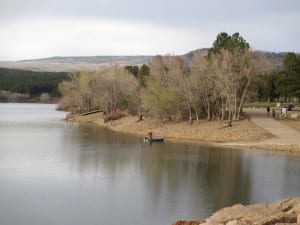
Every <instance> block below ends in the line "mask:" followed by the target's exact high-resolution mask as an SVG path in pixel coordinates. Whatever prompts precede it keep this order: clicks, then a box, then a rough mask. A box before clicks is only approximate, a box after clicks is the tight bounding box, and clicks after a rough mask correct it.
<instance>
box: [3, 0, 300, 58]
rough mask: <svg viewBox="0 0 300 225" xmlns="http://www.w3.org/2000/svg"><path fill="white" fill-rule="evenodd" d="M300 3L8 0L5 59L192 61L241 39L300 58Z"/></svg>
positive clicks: (281, 0)
mask: <svg viewBox="0 0 300 225" xmlns="http://www.w3.org/2000/svg"><path fill="white" fill-rule="evenodd" d="M299 23H300V1H299V0H209V1H208V0H206V1H204V0H51V1H50V0H0V60H1V61H9V60H24V59H36V58H45V57H52V56H95V55H156V54H162V55H164V54H171V55H178V54H185V53H187V52H189V51H192V50H195V49H199V48H209V47H211V46H212V44H213V42H214V40H215V39H216V36H217V34H218V33H220V32H227V33H228V34H233V33H235V32H239V33H240V34H241V35H242V36H243V37H244V39H246V41H248V43H249V44H250V46H251V48H252V49H255V50H265V51H273V52H282V51H293V52H300V25H299Z"/></svg>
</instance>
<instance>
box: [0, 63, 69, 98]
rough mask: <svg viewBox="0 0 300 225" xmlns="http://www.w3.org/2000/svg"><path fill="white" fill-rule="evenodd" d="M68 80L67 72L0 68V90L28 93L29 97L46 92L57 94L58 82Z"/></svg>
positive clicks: (55, 95) (51, 94) (52, 95)
mask: <svg viewBox="0 0 300 225" xmlns="http://www.w3.org/2000/svg"><path fill="white" fill-rule="evenodd" d="M63 80H68V73H54V72H34V71H26V70H16V69H5V68H0V91H8V92H11V93H22V94H28V95H29V96H30V97H37V96H40V95H41V94H42V93H48V94H49V95H50V96H51V97H57V96H59V92H58V91H57V90H58V89H57V85H58V83H60V82H62V81H63Z"/></svg>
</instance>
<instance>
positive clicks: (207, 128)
mask: <svg viewBox="0 0 300 225" xmlns="http://www.w3.org/2000/svg"><path fill="white" fill-rule="evenodd" d="M137 119H138V118H137V117H136V116H129V115H127V116H125V117H123V118H121V119H119V120H115V121H110V122H107V123H104V119H103V115H102V113H95V114H90V115H86V116H79V115H76V116H70V117H69V118H68V121H75V122H93V123H97V124H99V125H101V126H104V127H107V128H110V129H112V130H114V131H119V132H125V133H130V134H135V135H139V136H142V137H144V136H146V134H147V133H148V132H149V131H152V132H153V134H154V136H164V137H165V138H167V139H168V140H180V141H192V142H201V143H227V142H236V141H245V142H250V141H259V140H265V139H268V138H270V137H273V135H272V134H270V133H269V132H267V131H266V130H265V129H263V128H261V127H259V126H257V125H256V124H255V123H253V122H252V121H248V120H244V121H236V122H233V123H232V126H231V127H228V126H227V123H226V122H224V121H210V122H208V121H206V120H201V121H200V122H199V123H198V124H197V123H196V122H194V123H193V124H192V125H191V124H189V123H187V122H162V121H160V120H156V119H152V118H147V117H146V118H144V119H143V121H140V122H137Z"/></svg>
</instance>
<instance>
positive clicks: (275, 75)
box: [252, 52, 300, 102]
mask: <svg viewBox="0 0 300 225" xmlns="http://www.w3.org/2000/svg"><path fill="white" fill-rule="evenodd" d="M252 90H253V91H254V92H255V99H256V100H258V101H268V102H272V101H279V100H282V101H288V102H290V101H291V100H292V98H297V99H298V101H299V102H300V56H299V55H296V54H295V53H293V52H290V53H287V54H286V56H285V57H284V60H283V68H282V69H279V70H273V71H270V72H269V73H265V74H260V75H259V76H257V77H256V79H255V81H254V82H253V85H252Z"/></svg>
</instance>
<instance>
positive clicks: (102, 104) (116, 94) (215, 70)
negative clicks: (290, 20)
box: [59, 33, 273, 122]
mask: <svg viewBox="0 0 300 225" xmlns="http://www.w3.org/2000/svg"><path fill="white" fill-rule="evenodd" d="M272 69H273V68H272V65H271V63H270V61H269V60H268V59H267V58H266V56H265V55H264V54H263V53H255V54H254V53H253V51H251V49H250V46H249V43H247V41H246V40H245V39H244V38H243V37H242V36H240V34H239V33H235V34H233V35H228V34H227V33H220V34H219V35H218V36H217V38H216V40H215V42H214V44H213V46H212V48H210V49H209V51H208V54H201V53H199V54H196V56H195V57H194V58H193V60H191V61H189V62H186V61H184V60H183V59H182V58H181V57H179V56H160V55H157V56H155V57H153V59H152V60H151V61H150V62H149V65H143V66H141V67H137V66H127V67H125V68H121V67H119V66H117V65H111V67H109V68H107V69H105V70H103V71H97V72H93V73H89V72H81V73H77V74H72V75H71V80H70V81H64V82H62V83H61V84H60V85H59V90H60V92H61V94H62V96H63V98H62V100H61V102H60V108H61V109H65V110H68V111H71V112H73V113H80V112H87V111H90V110H94V109H100V110H103V111H104V112H106V113H111V112H114V111H116V110H118V109H121V110H128V112H130V113H131V114H140V115H149V116H152V117H157V118H160V119H164V120H180V119H184V120H189V121H190V122H192V121H193V120H197V121H198V120H199V119H200V118H206V119H208V120H212V119H220V120H225V119H226V120H237V119H240V118H241V116H242V109H243V104H244V103H245V101H246V99H247V97H248V90H249V88H250V86H251V84H252V81H253V80H255V79H256V77H257V76H258V75H259V74H263V73H268V72H270V71H271V70H272Z"/></svg>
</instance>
